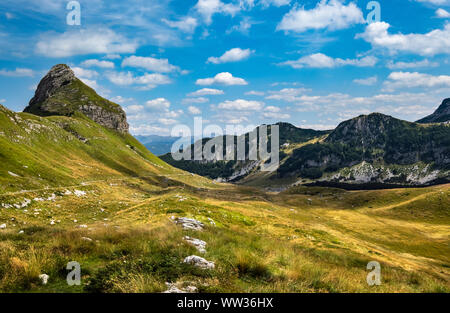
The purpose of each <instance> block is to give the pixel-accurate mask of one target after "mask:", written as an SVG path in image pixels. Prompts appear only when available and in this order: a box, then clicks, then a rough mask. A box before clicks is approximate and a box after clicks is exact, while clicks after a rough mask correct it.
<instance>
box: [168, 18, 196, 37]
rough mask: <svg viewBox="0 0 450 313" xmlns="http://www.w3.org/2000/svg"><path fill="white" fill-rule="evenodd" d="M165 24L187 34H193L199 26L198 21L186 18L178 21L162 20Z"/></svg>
mask: <svg viewBox="0 0 450 313" xmlns="http://www.w3.org/2000/svg"><path fill="white" fill-rule="evenodd" d="M162 21H163V22H164V23H166V24H167V25H169V26H170V27H172V28H177V29H179V30H181V31H182V32H185V33H189V34H191V33H193V32H195V29H196V28H197V26H198V21H197V19H196V18H193V17H190V16H186V17H184V18H182V19H180V20H178V21H169V20H167V19H162Z"/></svg>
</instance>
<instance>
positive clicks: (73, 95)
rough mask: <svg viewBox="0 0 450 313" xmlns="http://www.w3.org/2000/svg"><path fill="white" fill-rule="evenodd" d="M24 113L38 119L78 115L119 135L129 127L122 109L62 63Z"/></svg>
mask: <svg viewBox="0 0 450 313" xmlns="http://www.w3.org/2000/svg"><path fill="white" fill-rule="evenodd" d="M24 112H27V113H32V114H35V115H40V116H49V115H65V116H71V115H73V114H75V113H76V112H80V113H82V114H84V115H86V116H87V117H88V118H90V119H92V120H93V121H95V122H97V123H98V124H100V125H102V126H105V127H107V128H110V129H113V130H116V131H118V132H120V133H128V128H129V125H128V123H127V118H126V114H125V112H124V111H123V109H122V108H121V107H120V106H119V105H118V104H116V103H113V102H111V101H109V100H106V99H104V98H102V97H101V96H99V95H98V94H97V93H96V92H95V91H94V90H93V89H92V88H90V87H88V86H87V85H85V84H84V83H83V82H82V81H81V80H79V79H78V78H77V77H76V76H75V74H74V72H73V71H72V69H71V68H70V67H69V66H67V65H65V64H58V65H55V66H54V67H53V68H52V69H51V70H50V71H49V72H48V73H47V75H45V77H44V78H43V79H42V80H41V82H40V83H39V85H38V88H37V89H36V93H35V95H34V97H33V98H32V99H31V101H30V103H29V105H28V106H27V107H26V108H25V110H24Z"/></svg>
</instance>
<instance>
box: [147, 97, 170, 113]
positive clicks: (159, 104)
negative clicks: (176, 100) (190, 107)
mask: <svg viewBox="0 0 450 313" xmlns="http://www.w3.org/2000/svg"><path fill="white" fill-rule="evenodd" d="M145 107H147V108H149V109H152V110H159V111H164V110H167V109H169V108H170V101H169V100H167V99H166V98H156V99H153V100H148V101H147V102H146V103H145Z"/></svg>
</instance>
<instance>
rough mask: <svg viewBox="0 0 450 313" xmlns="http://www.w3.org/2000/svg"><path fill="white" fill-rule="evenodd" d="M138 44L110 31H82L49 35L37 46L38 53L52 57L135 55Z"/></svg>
mask: <svg viewBox="0 0 450 313" xmlns="http://www.w3.org/2000/svg"><path fill="white" fill-rule="evenodd" d="M137 46H138V45H137V43H136V42H131V41H128V39H126V38H125V37H123V36H122V35H119V34H116V33H115V32H114V31H112V30H110V29H96V30H92V29H82V30H77V31H67V32H65V33H62V34H54V33H50V34H49V33H47V34H45V35H44V36H43V37H42V38H41V39H40V40H39V41H38V43H37V44H36V51H37V53H39V54H41V55H44V56H47V57H51V58H60V57H69V56H74V55H85V54H107V53H134V52H135V51H136V48H137Z"/></svg>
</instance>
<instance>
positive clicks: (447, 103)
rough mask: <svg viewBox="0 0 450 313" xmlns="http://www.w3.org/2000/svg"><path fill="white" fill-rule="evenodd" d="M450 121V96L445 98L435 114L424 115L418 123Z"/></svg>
mask: <svg viewBox="0 0 450 313" xmlns="http://www.w3.org/2000/svg"><path fill="white" fill-rule="evenodd" d="M449 122H450V98H447V99H444V101H442V104H441V105H440V106H439V108H437V110H436V111H434V113H433V114H431V115H428V116H427V117H424V118H423V119H420V120H418V121H417V123H449Z"/></svg>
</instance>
